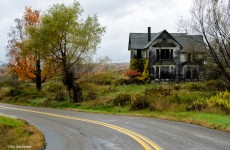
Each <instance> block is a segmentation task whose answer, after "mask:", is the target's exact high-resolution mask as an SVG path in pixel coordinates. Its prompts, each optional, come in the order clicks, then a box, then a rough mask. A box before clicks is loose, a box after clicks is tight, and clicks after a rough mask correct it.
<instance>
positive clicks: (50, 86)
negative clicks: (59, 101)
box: [47, 83, 65, 93]
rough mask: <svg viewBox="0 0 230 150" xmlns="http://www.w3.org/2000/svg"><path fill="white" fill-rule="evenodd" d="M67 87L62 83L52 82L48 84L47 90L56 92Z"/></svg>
mask: <svg viewBox="0 0 230 150" xmlns="http://www.w3.org/2000/svg"><path fill="white" fill-rule="evenodd" d="M62 89H65V86H64V85H62V84H60V83H58V84H57V83H50V84H48V85H47V91H48V92H52V93H56V92H59V91H60V90H62Z"/></svg>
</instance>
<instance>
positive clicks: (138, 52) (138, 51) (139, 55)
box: [137, 50, 141, 58]
mask: <svg viewBox="0 0 230 150" xmlns="http://www.w3.org/2000/svg"><path fill="white" fill-rule="evenodd" d="M137 58H141V50H137Z"/></svg>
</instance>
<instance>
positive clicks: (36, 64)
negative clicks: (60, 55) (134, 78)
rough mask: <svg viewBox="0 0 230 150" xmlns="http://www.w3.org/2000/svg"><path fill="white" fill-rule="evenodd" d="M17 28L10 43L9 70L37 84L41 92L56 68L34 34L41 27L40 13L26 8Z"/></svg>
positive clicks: (11, 35)
mask: <svg viewBox="0 0 230 150" xmlns="http://www.w3.org/2000/svg"><path fill="white" fill-rule="evenodd" d="M15 23H16V27H14V28H11V32H10V33H9V37H10V40H9V41H8V46H7V49H8V54H7V56H8V57H9V68H10V70H11V71H13V72H15V73H16V74H17V75H18V77H20V78H21V79H23V80H30V81H32V82H34V83H36V88H37V90H39V91H40V90H41V88H42V83H44V82H45V81H46V79H48V78H51V77H52V76H53V74H54V70H55V67H54V66H53V63H52V59H51V58H50V57H47V56H45V54H44V53H43V49H42V48H41V46H38V45H36V44H37V41H36V39H34V38H31V37H33V33H34V32H36V30H37V29H38V28H39V27H40V25H41V18H40V13H39V11H37V10H32V9H31V7H26V8H25V12H24V16H23V18H22V19H19V18H17V19H15Z"/></svg>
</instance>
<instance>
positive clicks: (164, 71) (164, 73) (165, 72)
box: [155, 66, 175, 79]
mask: <svg viewBox="0 0 230 150" xmlns="http://www.w3.org/2000/svg"><path fill="white" fill-rule="evenodd" d="M174 70H175V69H174V67H172V66H156V74H155V77H156V79H174V77H175V73H174Z"/></svg>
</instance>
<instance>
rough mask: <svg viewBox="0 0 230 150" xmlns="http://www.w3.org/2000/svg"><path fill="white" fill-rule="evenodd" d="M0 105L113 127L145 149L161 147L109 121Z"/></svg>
mask: <svg viewBox="0 0 230 150" xmlns="http://www.w3.org/2000/svg"><path fill="white" fill-rule="evenodd" d="M0 107H2V108H7V109H12V110H18V111H24V112H32V113H37V114H43V115H48V116H54V117H59V118H65V119H70V120H76V121H82V122H88V123H92V124H97V125H100V126H104V127H107V128H110V129H114V130H116V131H119V132H121V133H123V134H125V135H127V136H129V137H131V138H132V139H134V140H135V141H136V142H138V143H139V144H140V145H141V146H142V147H143V148H144V149H145V150H152V148H154V149H155V150H161V148H160V147H159V146H158V145H157V144H155V143H154V142H153V141H151V140H150V139H148V138H146V137H144V136H142V135H140V134H138V133H136V132H134V131H131V130H127V129H125V128H122V127H119V126H116V125H112V124H109V123H104V122H100V121H96V120H89V119H84V118H77V117H69V116H64V115H58V114H53V113H47V112H40V111H34V110H27V109H19V108H12V107H4V106H0Z"/></svg>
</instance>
